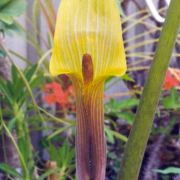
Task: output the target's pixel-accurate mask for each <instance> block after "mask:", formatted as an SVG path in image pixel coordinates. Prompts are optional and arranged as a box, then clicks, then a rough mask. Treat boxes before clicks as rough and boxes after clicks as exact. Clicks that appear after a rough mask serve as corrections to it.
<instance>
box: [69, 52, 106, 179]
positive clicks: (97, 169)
mask: <svg viewBox="0 0 180 180" xmlns="http://www.w3.org/2000/svg"><path fill="white" fill-rule="evenodd" d="M82 71H83V72H82V74H83V79H84V82H83V83H82V82H81V81H78V80H72V82H73V85H74V89H75V92H76V109H77V110H76V111H77V129H76V170H77V177H78V180H104V179H105V170H106V141H105V134H104V103H103V96H104V80H101V81H99V82H94V81H93V64H92V59H91V56H90V55H87V54H86V55H84V57H83V61H82Z"/></svg>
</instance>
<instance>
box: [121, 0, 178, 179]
mask: <svg viewBox="0 0 180 180" xmlns="http://www.w3.org/2000/svg"><path fill="white" fill-rule="evenodd" d="M179 26H180V0H172V1H171V3H170V7H169V9H168V12H167V17H166V21H165V23H164V26H163V29H162V32H161V36H160V40H159V43H158V47H157V50H156V53H155V57H154V61H153V62H152V65H151V68H150V72H149V76H148V79H147V82H146V84H145V87H144V91H143V94H142V97H141V101H140V105H139V108H138V111H137V114H136V117H135V122H134V124H133V127H132V130H131V133H130V136H129V140H128V143H127V146H126V149H125V154H124V158H123V163H122V166H121V170H120V175H119V177H118V179H120V180H137V179H138V175H139V170H140V167H141V163H142V159H143V156H144V151H145V148H146V145H147V141H148V138H149V135H150V132H151V128H152V124H153V119H154V115H155V112H156V107H157V104H158V101H159V96H160V93H161V89H162V85H163V81H164V78H165V74H166V70H167V68H168V65H169V61H170V58H171V55H172V51H173V47H174V44H175V40H176V37H177V33H178V30H179Z"/></svg>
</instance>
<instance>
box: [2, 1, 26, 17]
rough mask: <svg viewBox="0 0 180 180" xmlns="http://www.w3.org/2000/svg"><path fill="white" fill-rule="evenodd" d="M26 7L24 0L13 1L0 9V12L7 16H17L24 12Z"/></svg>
mask: <svg viewBox="0 0 180 180" xmlns="http://www.w3.org/2000/svg"><path fill="white" fill-rule="evenodd" d="M26 5H27V3H26V1H25V0H13V1H9V2H8V3H7V4H6V5H5V6H3V7H2V8H0V11H1V13H3V14H6V15H9V16H19V15H21V14H22V13H23V12H24V11H25V10H26Z"/></svg>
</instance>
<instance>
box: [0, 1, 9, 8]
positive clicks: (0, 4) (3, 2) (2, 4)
mask: <svg viewBox="0 0 180 180" xmlns="http://www.w3.org/2000/svg"><path fill="white" fill-rule="evenodd" d="M9 1H10V0H1V1H0V9H1V8H2V7H3V6H4V5H6V4H7V3H8V2H9Z"/></svg>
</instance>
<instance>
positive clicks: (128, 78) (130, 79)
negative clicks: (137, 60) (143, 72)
mask: <svg viewBox="0 0 180 180" xmlns="http://www.w3.org/2000/svg"><path fill="white" fill-rule="evenodd" d="M121 79H123V80H125V81H130V82H134V79H133V78H132V77H130V76H129V74H125V75H124V76H122V77H121Z"/></svg>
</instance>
